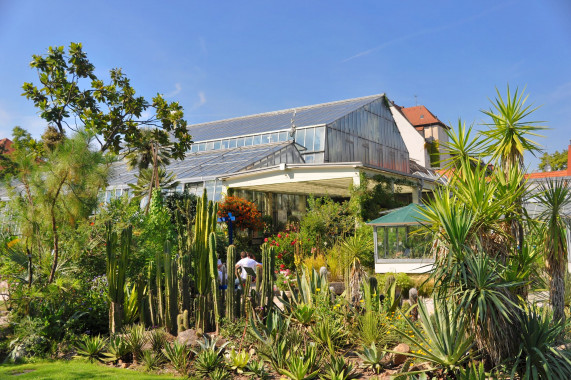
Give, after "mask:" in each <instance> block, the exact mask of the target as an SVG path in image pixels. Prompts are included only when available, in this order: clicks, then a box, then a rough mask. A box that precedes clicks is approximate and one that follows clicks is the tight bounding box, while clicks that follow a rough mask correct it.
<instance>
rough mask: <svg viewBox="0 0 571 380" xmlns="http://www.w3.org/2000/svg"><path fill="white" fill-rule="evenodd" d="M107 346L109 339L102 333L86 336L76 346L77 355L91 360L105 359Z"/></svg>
mask: <svg viewBox="0 0 571 380" xmlns="http://www.w3.org/2000/svg"><path fill="white" fill-rule="evenodd" d="M106 347H107V339H105V338H103V337H101V336H100V335H97V336H84V337H83V339H82V340H81V341H80V342H79V343H78V344H77V346H76V349H77V355H76V357H78V358H87V359H88V360H89V361H90V362H93V361H95V360H97V361H103V360H104V352H105V348H106Z"/></svg>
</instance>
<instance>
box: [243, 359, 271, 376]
mask: <svg viewBox="0 0 571 380" xmlns="http://www.w3.org/2000/svg"><path fill="white" fill-rule="evenodd" d="M246 369H247V371H246V372H244V374H246V375H250V376H252V378H254V377H255V378H257V379H261V380H266V379H268V378H269V377H270V375H269V374H268V372H266V364H265V363H264V360H250V362H249V363H248V365H247V366H246Z"/></svg>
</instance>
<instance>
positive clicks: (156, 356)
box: [142, 350, 165, 371]
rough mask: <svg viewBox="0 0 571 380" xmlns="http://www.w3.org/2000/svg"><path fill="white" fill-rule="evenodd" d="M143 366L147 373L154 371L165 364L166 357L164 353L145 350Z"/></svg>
mask: <svg viewBox="0 0 571 380" xmlns="http://www.w3.org/2000/svg"><path fill="white" fill-rule="evenodd" d="M142 359H143V366H144V367H145V370H147V371H154V370H156V369H157V368H159V367H160V366H161V365H163V364H164V362H165V357H164V356H163V354H162V353H157V352H155V351H153V350H144V351H143V355H142Z"/></svg>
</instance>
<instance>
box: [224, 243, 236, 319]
mask: <svg viewBox="0 0 571 380" xmlns="http://www.w3.org/2000/svg"><path fill="white" fill-rule="evenodd" d="M226 266H227V268H228V272H227V273H228V287H227V288H226V319H227V320H229V321H234V318H235V314H234V310H235V309H234V307H235V304H236V299H235V297H234V295H235V294H236V293H235V290H234V282H235V281H236V279H235V273H236V271H235V270H234V268H235V266H236V246H234V245H231V246H229V247H228V251H227V255H226Z"/></svg>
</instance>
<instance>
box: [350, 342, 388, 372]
mask: <svg viewBox="0 0 571 380" xmlns="http://www.w3.org/2000/svg"><path fill="white" fill-rule="evenodd" d="M386 354H387V351H386V348H384V349H382V350H380V349H378V348H377V346H376V345H375V343H371V345H370V346H369V347H367V346H365V347H363V350H362V351H358V352H357V356H359V357H360V358H361V360H362V361H363V367H365V368H368V369H370V370H372V371H373V372H375V373H376V374H379V373H381V371H382V370H383V358H384V357H385V355H386Z"/></svg>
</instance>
